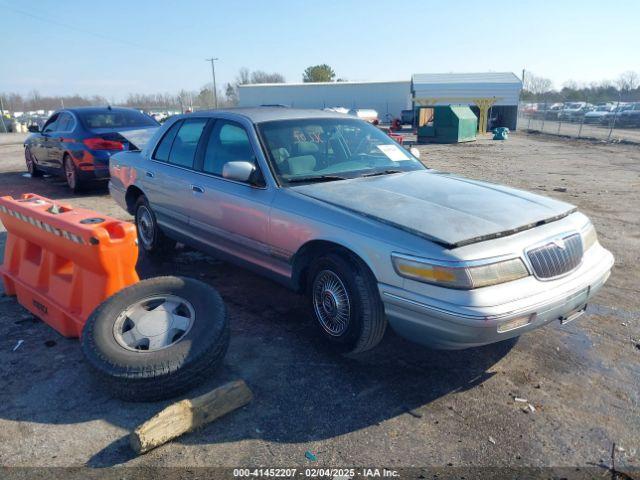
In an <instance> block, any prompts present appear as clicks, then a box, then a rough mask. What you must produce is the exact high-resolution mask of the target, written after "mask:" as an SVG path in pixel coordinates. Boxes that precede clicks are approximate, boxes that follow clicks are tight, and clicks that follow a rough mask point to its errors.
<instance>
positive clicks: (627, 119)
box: [616, 102, 640, 127]
mask: <svg viewBox="0 0 640 480" xmlns="http://www.w3.org/2000/svg"><path fill="white" fill-rule="evenodd" d="M628 107H629V108H626V109H625V110H623V111H622V112H620V114H619V115H618V118H617V121H616V125H619V126H621V127H639V126H640V102H637V103H632V104H630V105H629V106H628Z"/></svg>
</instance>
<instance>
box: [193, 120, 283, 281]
mask: <svg viewBox="0 0 640 480" xmlns="http://www.w3.org/2000/svg"><path fill="white" fill-rule="evenodd" d="M208 131H209V133H208V137H207V139H206V144H204V145H203V147H204V155H203V159H202V165H201V170H202V174H200V175H199V177H200V178H199V179H198V181H197V182H194V185H193V192H192V200H191V205H192V207H191V209H190V210H191V218H190V223H191V226H192V233H193V235H194V236H196V237H197V238H198V240H200V241H201V242H203V243H206V244H208V245H210V246H212V247H214V248H217V249H219V250H222V251H225V252H227V253H230V254H232V255H234V256H237V257H240V258H243V259H245V260H248V261H251V262H253V263H256V264H258V265H261V266H263V267H266V268H270V266H271V263H272V262H273V258H272V257H271V256H270V254H271V249H270V247H269V246H268V244H267V235H268V227H269V213H270V205H271V202H272V200H273V196H274V191H273V190H272V189H268V188H267V187H266V186H264V182H263V181H260V180H259V179H260V178H261V174H260V173H257V174H256V176H255V178H256V179H258V181H256V182H247V183H243V182H238V181H234V180H228V179H226V178H223V177H222V172H223V169H224V165H225V164H226V163H228V162H233V161H245V162H251V163H253V164H254V165H255V166H256V169H259V167H258V162H257V160H256V153H255V150H254V145H252V143H251V141H250V137H249V135H248V133H247V131H246V130H245V128H244V126H242V125H241V124H239V123H236V122H234V121H231V120H225V119H218V120H216V121H215V123H214V124H213V125H212V126H211V128H210V129H208ZM203 143H204V142H203ZM255 147H256V148H259V147H257V146H255Z"/></svg>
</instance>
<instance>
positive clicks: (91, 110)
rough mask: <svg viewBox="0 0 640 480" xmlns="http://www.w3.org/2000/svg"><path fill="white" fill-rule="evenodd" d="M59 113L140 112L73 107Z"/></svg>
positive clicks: (125, 108)
mask: <svg viewBox="0 0 640 480" xmlns="http://www.w3.org/2000/svg"><path fill="white" fill-rule="evenodd" d="M59 111H61V112H63V111H67V112H74V113H80V112H87V113H104V112H110V111H111V112H122V111H125V112H131V111H134V112H139V111H140V110H137V109H135V108H127V107H95V106H93V107H71V108H63V109H60V110H59Z"/></svg>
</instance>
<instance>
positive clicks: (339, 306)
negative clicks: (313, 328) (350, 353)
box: [313, 270, 351, 337]
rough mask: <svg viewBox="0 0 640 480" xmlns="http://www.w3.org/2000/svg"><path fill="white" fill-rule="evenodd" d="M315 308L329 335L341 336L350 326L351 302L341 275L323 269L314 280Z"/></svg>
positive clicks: (317, 316)
mask: <svg viewBox="0 0 640 480" xmlns="http://www.w3.org/2000/svg"><path fill="white" fill-rule="evenodd" d="M313 309H314V311H315V314H316V318H317V319H318V321H319V322H320V325H321V326H322V328H323V329H324V331H325V332H327V333H328V334H329V335H332V336H334V337H339V336H341V335H343V334H344V333H345V332H346V331H347V328H348V327H349V318H350V316H351V302H350V300H349V294H348V292H347V289H346V287H345V286H344V283H343V282H342V280H340V277H339V276H338V275H336V274H335V273H334V272H332V271H331V270H322V271H321V272H319V273H318V274H317V275H316V277H315V279H314V281H313Z"/></svg>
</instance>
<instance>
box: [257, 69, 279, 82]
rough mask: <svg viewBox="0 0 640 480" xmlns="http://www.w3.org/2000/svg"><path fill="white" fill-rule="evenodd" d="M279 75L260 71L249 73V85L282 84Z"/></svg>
mask: <svg viewBox="0 0 640 480" xmlns="http://www.w3.org/2000/svg"><path fill="white" fill-rule="evenodd" d="M284 82H285V80H284V75H282V74H281V73H267V72H263V71H262V70H256V71H254V72H251V83H284Z"/></svg>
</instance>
